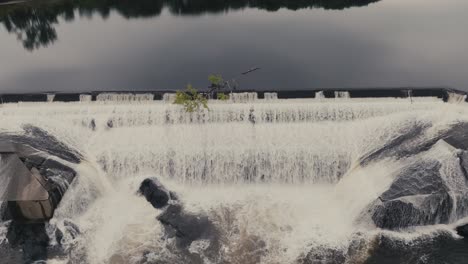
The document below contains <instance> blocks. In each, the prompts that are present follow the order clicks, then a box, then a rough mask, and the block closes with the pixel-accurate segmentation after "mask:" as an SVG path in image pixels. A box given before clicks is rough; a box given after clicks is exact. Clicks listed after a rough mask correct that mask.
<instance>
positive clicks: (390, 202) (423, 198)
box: [371, 161, 453, 229]
mask: <svg viewBox="0 0 468 264" xmlns="http://www.w3.org/2000/svg"><path fill="white" fill-rule="evenodd" d="M440 167H441V164H440V163H439V162H437V161H421V162H417V163H416V164H412V165H410V166H408V167H406V168H404V169H403V170H402V171H401V172H400V173H399V175H397V177H396V179H395V181H394V182H393V183H392V185H391V186H390V188H389V189H388V190H387V191H385V192H384V193H382V195H381V196H380V197H379V200H378V201H376V202H374V204H373V206H372V209H371V211H372V212H371V217H372V220H373V221H374V223H375V224H376V226H378V227H380V228H385V229H398V228H404V227H408V226H415V225H426V224H438V223H447V222H448V220H449V217H450V213H451V212H452V209H453V200H452V198H451V196H450V195H449V191H450V188H449V187H448V186H447V185H446V183H445V182H444V181H443V179H442V176H441V174H440Z"/></svg>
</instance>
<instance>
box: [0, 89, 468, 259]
mask: <svg viewBox="0 0 468 264" xmlns="http://www.w3.org/2000/svg"><path fill="white" fill-rule="evenodd" d="M173 96H174V95H173V94H165V95H164V96H163V100H161V101H154V100H153V99H154V95H153V94H133V95H129V94H125V95H122V94H108V93H101V94H98V95H97V96H96V101H91V98H92V97H91V96H90V95H81V96H80V102H72V103H60V102H48V103H18V104H4V105H3V106H2V108H0V118H1V120H2V123H1V124H0V133H6V132H8V133H10V134H11V133H13V134H14V133H18V131H20V130H21V127H22V126H24V125H33V126H37V127H40V128H42V129H44V130H47V131H48V132H49V133H51V134H53V135H54V136H55V137H57V138H58V139H60V140H62V141H63V142H65V143H66V144H68V145H70V146H72V147H73V148H76V149H78V150H80V153H83V155H84V158H83V160H84V161H83V162H81V163H80V164H78V165H76V168H74V169H75V170H76V171H77V172H78V177H77V179H76V180H75V181H74V182H73V184H72V186H70V189H69V191H68V192H67V193H66V194H65V196H64V199H63V201H62V202H61V204H60V206H59V208H58V209H57V212H56V214H55V216H54V218H53V219H52V221H51V223H50V224H51V226H56V227H57V228H63V227H64V223H65V222H66V221H68V220H72V221H73V222H74V223H75V224H76V225H78V226H79V227H80V229H81V232H82V237H81V238H73V237H71V236H67V234H65V235H64V237H65V238H64V240H63V241H65V242H66V243H65V242H64V243H65V244H66V246H67V247H70V248H72V249H70V250H73V251H72V252H73V253H71V254H69V255H67V258H69V259H70V260H72V263H79V261H80V260H81V259H82V258H83V259H86V263H91V264H100V263H113V262H115V263H141V262H144V261H148V262H151V261H153V262H158V261H168V262H171V263H184V261H183V260H181V259H180V258H181V256H180V254H177V253H174V252H172V251H171V250H170V249H171V247H172V246H173V245H172V244H171V243H172V242H171V240H170V239H169V240H167V239H163V238H164V232H165V231H164V229H163V227H162V226H161V225H159V223H158V222H157V221H156V220H155V217H156V216H157V215H158V214H159V212H158V211H156V210H155V209H154V208H152V207H151V206H150V205H149V204H148V203H147V202H146V201H145V200H144V199H143V198H141V197H138V196H136V195H135V193H136V190H137V189H138V186H139V184H140V182H141V181H142V180H143V179H145V178H146V177H149V176H155V177H158V179H160V180H161V182H163V183H164V185H166V187H167V188H168V189H169V190H172V191H174V192H175V193H177V194H178V196H180V199H181V200H182V201H183V202H184V208H185V209H186V210H187V211H189V212H203V213H204V214H206V215H208V217H209V219H210V220H211V221H213V223H215V224H216V226H217V227H218V229H219V235H220V236H221V237H222V239H221V241H222V242H220V243H222V247H223V250H222V251H219V252H218V253H217V254H219V255H217V258H218V259H220V260H222V261H225V262H226V263H274V262H276V263H296V261H297V260H298V259H301V258H320V257H323V256H328V255H327V254H332V253H330V252H335V253H336V252H341V253H339V254H344V255H346V254H348V253H347V252H348V251H349V250H348V249H349V248H351V247H353V246H354V245H355V243H358V242H359V241H361V240H362V241H364V242H362V243H364V244H365V245H366V246H368V247H371V246H372V245H373V244H372V241H375V239H376V234H380V233H379V232H381V231H380V230H379V229H377V228H376V226H375V225H374V224H373V222H372V217H373V216H372V215H366V213H363V212H367V211H368V208H371V209H372V208H373V207H369V206H371V205H372V206H374V205H375V206H379V204H378V201H379V199H382V198H381V196H382V194H383V193H385V192H386V191H387V190H388V189H389V188H391V187H392V186H394V185H395V182H397V181H398V180H400V181H403V180H404V179H403V180H401V179H400V178H399V177H402V176H400V174H401V171H404V170H407V169H408V168H413V167H414V164H415V163H417V162H419V161H420V160H421V159H424V160H426V159H427V160H430V161H434V162H440V163H441V164H442V165H441V166H440V177H441V179H442V181H443V182H444V184H445V186H447V188H448V189H450V190H449V195H450V197H453V199H452V200H453V202H454V203H455V204H463V203H464V201H465V200H464V199H465V198H464V197H465V196H463V195H464V190H462V189H463V188H462V187H460V186H464V184H465V180H463V171H462V170H461V169H460V162H461V161H460V160H459V159H457V157H458V156H457V155H461V154H459V150H455V148H454V147H453V146H452V145H449V144H448V143H444V142H443V141H440V140H439V141H437V142H438V143H435V142H434V141H436V140H434V139H439V138H443V139H446V138H448V136H444V135H445V134H443V133H446V131H449V130H450V129H451V128H452V127H453V126H454V124H459V123H463V122H468V118H467V117H466V114H467V113H468V111H467V108H466V106H465V104H449V103H444V102H443V101H442V100H439V99H438V98H432V97H429V98H413V101H412V102H410V101H409V100H407V99H405V98H401V99H386V98H368V99H351V98H349V93H346V92H339V93H337V94H335V98H339V99H340V100H335V99H333V98H332V99H325V96H324V95H323V92H321V93H320V92H319V93H317V94H316V98H321V100H317V99H316V98H314V99H279V98H278V95H277V94H276V93H265V94H264V99H259V98H258V96H257V94H256V93H241V94H231V95H230V99H229V100H227V101H218V100H210V101H209V102H208V106H209V109H203V110H200V111H199V112H194V113H187V112H185V111H184V110H183V108H182V107H181V106H179V105H174V104H172V103H170V102H171V100H173V98H174V97H173ZM449 101H450V102H451V100H449ZM456 101H457V102H458V101H460V100H458V99H457V100H456ZM419 127H421V129H422V130H421V131H420V132H419V133H418V134H417V135H412V138H409V139H408V138H402V137H401V136H402V135H403V134H405V133H409V132H410V131H412V129H414V128H419ZM405 140H406V141H405ZM446 140H447V142H449V141H450V140H449V139H446ZM451 144H454V143H451ZM422 145H424V146H425V147H421V149H420V148H418V147H419V146H422ZM413 150H414V152H415V153H413V152H411V151H413ZM400 152H401V153H400ZM402 153H403V154H402ZM421 153H422V154H421ZM400 154H401V155H400ZM363 160H366V162H362V161H363ZM460 175H461V176H460ZM0 180H1V179H0ZM387 192H388V191H387ZM395 200H397V199H395ZM452 200H451V201H452ZM369 210H370V209H369ZM450 213H451V216H450V221H449V223H443V224H444V225H445V224H451V223H454V222H456V221H459V220H460V219H462V218H463V217H465V216H466V210H464V209H463V208H462V207H457V206H456V207H455V209H454V210H452V211H451V212H450ZM1 228H2V225H0V240H2V239H3V237H2V234H3V233H2V232H1ZM440 228H442V229H444V228H445V229H447V227H446V226H444V227H433V229H431V230H440ZM50 229H51V230H52V228H50ZM445 229H444V230H445ZM51 232H52V231H51ZM386 232H387V231H386ZM392 232H393V233H391V234H392V235H394V234H398V235H399V234H400V233H399V232H398V231H392ZM415 232H416V233H418V232H422V231H415ZM424 232H425V234H427V232H426V231H424ZM418 234H419V233H418ZM51 236H52V235H51ZM413 236H415V237H417V235H413ZM67 243H68V244H67ZM204 243H208V244H209V243H210V241H203V240H200V241H197V243H193V244H192V245H191V247H190V249H189V250H190V252H195V253H193V254H199V255H200V257H201V258H202V259H205V260H206V262H205V263H208V261H211V260H212V259H211V256H210V255H204V254H208V253H206V252H205V251H204V249H206V247H207V246H206V245H205V244H204ZM359 243H360V242H359ZM0 244H1V243H0ZM252 248H253V249H255V250H253V249H252ZM356 250H357V249H356ZM360 250H361V251H359V252H358V253H359V254H362V256H364V257H367V256H368V254H369V253H367V252H368V251H366V247H364V246H363V247H362V248H361V249H360ZM253 251H255V253H252V252H253ZM0 252H1V251H0ZM204 252H205V253H204ZM335 253H333V254H332V255H333V257H334V258H337V256H336V254H335ZM358 253H356V254H358ZM316 254H319V255H320V254H322V255H320V256H319V255H316ZM337 254H338V253H337ZM350 254H351V253H349V254H348V255H349V256H348V255H346V256H345V257H346V258H348V259H349V258H351V255H350ZM359 256H361V255H359ZM352 257H356V256H355V255H353V256H352ZM73 261H75V262H73ZM215 263H216V262H215ZM304 263H307V262H306V261H304ZM332 263H333V262H332ZM358 263H360V262H358Z"/></svg>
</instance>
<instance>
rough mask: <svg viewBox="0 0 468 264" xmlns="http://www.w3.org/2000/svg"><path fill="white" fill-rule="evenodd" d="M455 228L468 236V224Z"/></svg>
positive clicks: (461, 234)
mask: <svg viewBox="0 0 468 264" xmlns="http://www.w3.org/2000/svg"><path fill="white" fill-rule="evenodd" d="M455 230H456V231H457V234H458V235H459V236H462V237H466V238H468V224H466V225H462V226H458V227H457V228H456V229H455Z"/></svg>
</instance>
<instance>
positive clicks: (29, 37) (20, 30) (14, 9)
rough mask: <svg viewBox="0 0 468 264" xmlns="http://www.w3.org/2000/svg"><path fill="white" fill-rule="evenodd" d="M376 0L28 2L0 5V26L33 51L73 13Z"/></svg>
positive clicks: (147, 13)
mask: <svg viewBox="0 0 468 264" xmlns="http://www.w3.org/2000/svg"><path fill="white" fill-rule="evenodd" d="M377 1H380V0H315V1H314V0H312V1H311V0H288V1H279V0H230V1H224V0H190V1H188V0H139V1H132V0H125V1H117V0H92V1H90V0H76V1H72V0H63V1H46V2H44V1H42V2H29V3H24V4H16V5H7V6H3V7H2V6H0V23H2V24H3V25H4V27H5V28H6V30H7V31H8V32H9V33H11V34H15V35H16V36H17V39H18V40H19V41H20V42H21V43H22V45H23V46H24V48H25V49H27V50H30V51H33V50H35V49H38V48H40V47H47V46H48V45H50V44H52V43H54V42H55V41H56V40H57V38H58V36H57V32H56V30H55V27H54V26H55V25H57V24H59V21H60V20H59V18H63V20H65V21H72V20H74V19H75V14H76V13H75V11H76V10H77V11H78V14H79V15H80V16H92V15H93V14H95V13H97V14H99V15H100V16H101V17H103V18H107V17H108V16H109V14H110V12H111V11H116V12H118V13H119V14H121V15H122V16H123V17H125V18H127V19H131V18H141V17H154V16H158V15H160V14H161V12H162V10H163V9H164V8H165V7H167V8H168V9H169V10H170V12H171V13H172V14H174V15H200V14H204V13H222V12H228V11H230V10H238V9H243V8H258V9H264V10H268V11H277V10H279V9H281V8H287V9H290V10H298V9H304V8H324V9H334V10H342V9H345V8H350V7H358V6H366V5H368V4H370V3H373V2H377Z"/></svg>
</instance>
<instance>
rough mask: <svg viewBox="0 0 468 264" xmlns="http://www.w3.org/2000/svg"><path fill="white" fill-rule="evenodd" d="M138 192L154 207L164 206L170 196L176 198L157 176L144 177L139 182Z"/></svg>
mask: <svg viewBox="0 0 468 264" xmlns="http://www.w3.org/2000/svg"><path fill="white" fill-rule="evenodd" d="M138 193H140V194H141V195H143V196H144V197H145V198H146V200H147V201H148V202H150V203H151V205H152V206H153V207H154V208H156V209H161V208H163V207H164V206H166V205H167V204H168V203H169V200H171V199H172V198H174V199H176V197H175V196H174V195H171V192H170V191H169V190H167V189H166V187H164V186H163V185H162V184H161V182H159V180H158V179H157V178H148V179H145V180H144V181H143V182H142V183H141V185H140V188H139V190H138ZM173 196H174V197H173Z"/></svg>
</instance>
